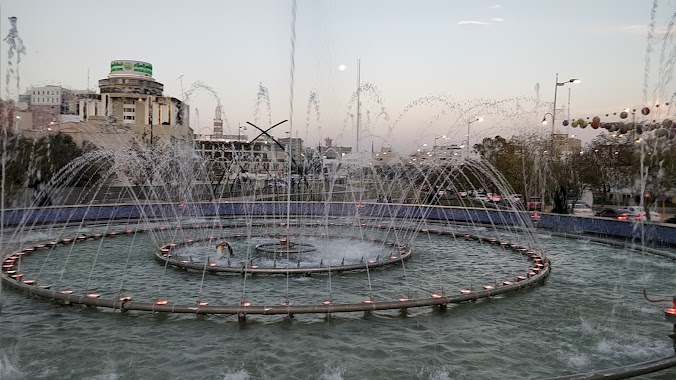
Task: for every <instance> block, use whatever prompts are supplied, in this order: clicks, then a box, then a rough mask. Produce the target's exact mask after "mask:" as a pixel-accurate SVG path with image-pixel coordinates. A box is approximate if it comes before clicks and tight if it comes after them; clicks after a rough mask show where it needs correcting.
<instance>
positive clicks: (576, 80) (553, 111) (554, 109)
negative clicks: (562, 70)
mask: <svg viewBox="0 0 676 380" xmlns="http://www.w3.org/2000/svg"><path fill="white" fill-rule="evenodd" d="M580 82H582V81H581V80H579V79H575V78H571V79H568V80H567V81H565V82H559V73H556V86H554V108H553V109H552V113H551V115H552V139H553V138H554V125H555V124H556V94H557V93H558V91H559V87H563V86H565V85H566V84H568V83H580Z"/></svg>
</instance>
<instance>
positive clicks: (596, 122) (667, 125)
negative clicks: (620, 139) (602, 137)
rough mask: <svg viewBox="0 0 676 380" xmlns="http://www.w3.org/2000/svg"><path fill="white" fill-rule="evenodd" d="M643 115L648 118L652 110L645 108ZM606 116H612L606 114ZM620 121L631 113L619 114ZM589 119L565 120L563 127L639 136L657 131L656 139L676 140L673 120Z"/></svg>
mask: <svg viewBox="0 0 676 380" xmlns="http://www.w3.org/2000/svg"><path fill="white" fill-rule="evenodd" d="M664 105H667V106H668V105H669V103H664ZM659 106H660V105H659V104H658V105H656V106H655V107H659ZM636 111H637V110H636V109H633V110H631V114H635V113H636ZM617 114H618V112H613V114H612V115H617ZM641 114H642V115H644V116H647V115H649V114H650V108H648V107H643V108H641ZM606 116H610V114H608V113H607V114H606ZM619 116H620V119H626V118H627V117H629V112H628V111H626V110H625V111H622V112H619ZM589 119H590V118H589V117H587V118H586V119H583V118H579V119H577V120H573V121H572V122H570V121H569V120H564V121H563V123H562V124H563V126H564V127H567V126H568V125H569V124H570V126H571V127H573V128H577V127H580V128H582V129H584V128H587V126H590V127H592V128H594V129H599V128H603V129H607V130H608V132H618V133H619V134H621V135H622V134H625V133H627V132H629V131H635V132H636V133H637V134H639V135H640V134H642V133H643V132H649V131H655V137H667V138H669V139H676V123H675V122H673V121H672V120H671V119H664V120H662V122H661V123H660V122H656V121H655V120H653V122H652V123H637V122H635V121H632V122H624V121H615V122H602V121H601V118H600V117H598V116H594V117H593V118H591V121H589Z"/></svg>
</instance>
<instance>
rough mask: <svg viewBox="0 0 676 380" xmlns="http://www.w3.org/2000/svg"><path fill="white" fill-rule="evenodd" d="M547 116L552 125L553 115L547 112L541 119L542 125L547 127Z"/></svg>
mask: <svg viewBox="0 0 676 380" xmlns="http://www.w3.org/2000/svg"><path fill="white" fill-rule="evenodd" d="M547 115H549V116H551V118H552V123H554V115H552V113H551V112H547V113H546V114H545V116H543V117H542V125H547Z"/></svg>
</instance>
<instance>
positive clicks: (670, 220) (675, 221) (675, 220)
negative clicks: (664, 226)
mask: <svg viewBox="0 0 676 380" xmlns="http://www.w3.org/2000/svg"><path fill="white" fill-rule="evenodd" d="M664 223H669V224H676V216H672V217H670V218H667V219H665V220H664Z"/></svg>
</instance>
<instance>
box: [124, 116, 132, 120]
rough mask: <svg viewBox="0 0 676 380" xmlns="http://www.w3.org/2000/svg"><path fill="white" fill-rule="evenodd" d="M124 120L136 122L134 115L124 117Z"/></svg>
mask: <svg viewBox="0 0 676 380" xmlns="http://www.w3.org/2000/svg"><path fill="white" fill-rule="evenodd" d="M124 120H134V115H124Z"/></svg>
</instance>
